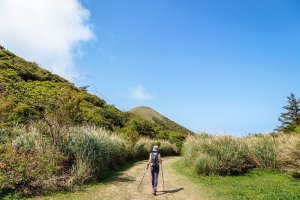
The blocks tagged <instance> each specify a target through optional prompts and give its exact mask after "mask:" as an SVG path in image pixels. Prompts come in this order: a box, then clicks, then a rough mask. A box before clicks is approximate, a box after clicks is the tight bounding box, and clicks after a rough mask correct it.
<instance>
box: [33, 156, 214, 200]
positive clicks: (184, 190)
mask: <svg viewBox="0 0 300 200" xmlns="http://www.w3.org/2000/svg"><path fill="white" fill-rule="evenodd" d="M162 159H163V173H164V181H165V188H164V189H163V181H162V174H161V169H160V172H159V178H158V188H157V195H156V196H154V195H153V194H152V186H151V172H150V167H149V169H148V171H147V174H146V175H145V178H144V180H143V182H142V185H141V186H140V188H139V189H138V185H139V183H140V181H141V179H142V177H143V174H144V172H145V169H146V165H147V161H140V162H137V163H135V164H134V165H133V166H132V167H130V168H129V169H127V170H125V171H123V172H121V173H120V175H119V176H117V177H115V178H114V179H113V180H112V181H111V182H109V183H107V184H104V185H99V186H95V187H87V188H86V189H84V190H83V191H75V192H71V193H66V194H60V195H54V196H52V197H51V196H49V197H39V198H37V199H72V200H77V199H88V200H96V199H97V200H98V199H99V200H100V199H101V200H123V199H124V200H149V199H172V200H176V199H180V200H183V199H191V200H203V199H208V197H207V194H206V193H205V191H203V190H202V188H201V186H200V185H197V184H195V183H193V182H191V181H190V180H189V179H188V178H187V177H185V176H182V175H180V174H178V173H176V171H175V170H174V169H173V168H172V167H171V166H172V164H173V163H175V162H177V161H179V159H180V158H179V157H165V158H162Z"/></svg>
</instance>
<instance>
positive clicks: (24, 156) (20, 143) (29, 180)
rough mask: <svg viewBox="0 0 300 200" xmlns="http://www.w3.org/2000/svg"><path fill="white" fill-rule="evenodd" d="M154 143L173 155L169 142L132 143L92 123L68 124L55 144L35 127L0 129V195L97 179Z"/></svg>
mask: <svg viewBox="0 0 300 200" xmlns="http://www.w3.org/2000/svg"><path fill="white" fill-rule="evenodd" d="M154 144H156V145H159V146H160V149H161V153H162V154H163V155H164V156H167V155H176V154H177V149H176V146H175V145H172V144H171V143H170V142H167V141H163V140H151V139H149V138H140V139H139V140H138V141H137V143H136V144H135V145H133V146H131V144H130V143H128V141H127V140H126V139H124V138H123V137H121V136H119V135H117V134H113V133H110V132H108V131H105V130H104V129H99V128H96V127H72V128H69V129H68V130H65V131H64V132H63V134H62V136H61V137H60V140H58V141H56V143H55V145H54V143H53V140H52V138H51V137H49V135H48V134H47V132H43V131H42V129H39V127H35V128H33V127H31V128H30V129H29V130H26V129H25V128H14V129H6V130H4V129H2V130H1V135H0V198H1V196H3V195H6V194H12V195H13V196H14V197H18V196H24V195H25V196H32V195H40V194H46V193H49V192H53V191H58V190H66V189H72V188H74V187H78V186H80V185H82V184H84V183H87V182H91V181H97V180H100V179H102V177H103V175H104V174H106V173H108V172H110V170H112V169H116V168H118V167H119V166H121V165H123V164H124V163H125V162H127V161H133V160H139V159H144V158H146V157H147V156H148V155H149V152H150V150H151V148H152V145H154Z"/></svg>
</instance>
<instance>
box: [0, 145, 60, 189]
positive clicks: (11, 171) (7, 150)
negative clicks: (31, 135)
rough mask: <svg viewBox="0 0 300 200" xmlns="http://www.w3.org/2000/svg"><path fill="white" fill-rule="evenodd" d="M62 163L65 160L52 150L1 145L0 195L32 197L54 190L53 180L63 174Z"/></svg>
mask: <svg viewBox="0 0 300 200" xmlns="http://www.w3.org/2000/svg"><path fill="white" fill-rule="evenodd" d="M63 161H64V157H63V156H61V155H60V154H57V152H56V151H55V150H54V149H51V148H47V149H35V148H33V149H27V148H22V147H21V148H16V147H13V146H10V145H7V144H5V145H0V192H2V194H3V193H5V192H8V191H16V192H17V193H18V192H19V193H22V194H24V195H31V194H33V193H35V194H39V193H42V192H43V190H44V189H45V188H47V189H49V188H51V189H53V188H54V187H53V185H51V181H50V180H51V179H53V178H54V177H55V176H57V175H59V174H61V172H62V171H61V166H60V165H61V164H62V162H63ZM55 187H56V186H55Z"/></svg>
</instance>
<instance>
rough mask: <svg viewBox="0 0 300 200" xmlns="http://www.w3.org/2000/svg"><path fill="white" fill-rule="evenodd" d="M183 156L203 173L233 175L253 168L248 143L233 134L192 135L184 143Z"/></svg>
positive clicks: (197, 170)
mask: <svg viewBox="0 0 300 200" xmlns="http://www.w3.org/2000/svg"><path fill="white" fill-rule="evenodd" d="M183 157H184V162H185V163H186V164H187V165H189V166H191V167H193V168H194V169H195V171H196V172H197V173H198V174H202V175H232V174H239V173H242V172H244V171H246V170H248V169H250V168H252V164H251V162H250V158H249V156H248V147H247V144H246V143H245V142H244V141H243V140H242V139H239V138H233V137H231V136H208V135H202V136H199V137H197V136H196V137H193V136H190V137H188V138H187V140H186V142H185V144H184V147H183Z"/></svg>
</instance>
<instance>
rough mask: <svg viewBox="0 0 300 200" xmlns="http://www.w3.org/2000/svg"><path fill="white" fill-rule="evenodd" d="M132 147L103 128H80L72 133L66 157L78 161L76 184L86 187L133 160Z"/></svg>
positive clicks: (76, 163)
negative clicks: (85, 185)
mask: <svg viewBox="0 0 300 200" xmlns="http://www.w3.org/2000/svg"><path fill="white" fill-rule="evenodd" d="M129 152H130V150H129V147H128V145H127V144H126V142H125V141H124V140H123V139H121V138H119V137H118V136H116V135H112V134H109V133H108V132H107V131H105V130H103V129H97V128H88V127H86V128H77V129H72V130H71V131H70V136H69V141H68V144H67V146H66V154H67V155H68V157H70V158H72V159H73V160H74V165H73V168H72V182H74V183H79V184H83V183H85V182H87V181H89V180H95V179H99V178H101V177H103V174H104V173H105V172H107V171H108V169H115V168H116V167H118V166H120V165H122V164H123V163H124V162H125V161H127V160H128V158H129Z"/></svg>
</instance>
